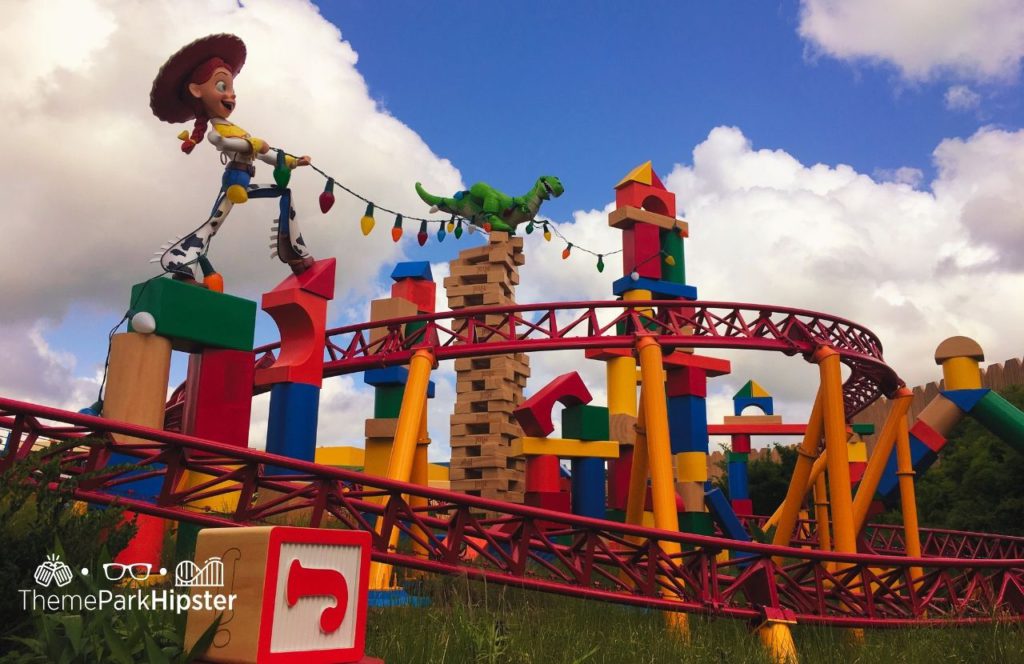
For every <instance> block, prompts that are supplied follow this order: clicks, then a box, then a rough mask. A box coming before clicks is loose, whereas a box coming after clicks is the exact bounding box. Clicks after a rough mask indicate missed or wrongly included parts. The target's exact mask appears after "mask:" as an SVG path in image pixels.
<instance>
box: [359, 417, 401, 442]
mask: <svg viewBox="0 0 1024 664" xmlns="http://www.w3.org/2000/svg"><path fill="white" fill-rule="evenodd" d="M397 430H398V418H397V417H383V418H376V417H374V418H370V419H368V420H366V424H365V427H364V435H365V436H366V437H367V438H394V437H395V432H396V431H397Z"/></svg>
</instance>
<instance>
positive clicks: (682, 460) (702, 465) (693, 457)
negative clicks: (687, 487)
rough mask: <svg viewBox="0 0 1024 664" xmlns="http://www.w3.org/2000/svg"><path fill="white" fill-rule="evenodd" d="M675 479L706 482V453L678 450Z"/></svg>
mask: <svg viewBox="0 0 1024 664" xmlns="http://www.w3.org/2000/svg"><path fill="white" fill-rule="evenodd" d="M676 479H677V480H678V481H680V482H707V481H708V455H707V454H705V453H704V452H680V453H679V454H677V455H676Z"/></svg>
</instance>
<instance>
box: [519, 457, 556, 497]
mask: <svg viewBox="0 0 1024 664" xmlns="http://www.w3.org/2000/svg"><path fill="white" fill-rule="evenodd" d="M560 476H561V470H560V467H559V465H558V457H557V456H555V455H554V454H543V455H541V456H535V457H527V458H526V492H527V493H530V492H531V491H533V492H537V491H539V492H545V491H550V492H558V490H559V477H560Z"/></svg>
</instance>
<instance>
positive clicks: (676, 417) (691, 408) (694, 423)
mask: <svg viewBox="0 0 1024 664" xmlns="http://www.w3.org/2000/svg"><path fill="white" fill-rule="evenodd" d="M668 434H669V440H670V441H671V444H672V454H679V453H680V452H704V453H705V454H707V451H708V411H707V404H706V402H705V401H704V399H703V398H701V397H695V396H684V397H669V398H668Z"/></svg>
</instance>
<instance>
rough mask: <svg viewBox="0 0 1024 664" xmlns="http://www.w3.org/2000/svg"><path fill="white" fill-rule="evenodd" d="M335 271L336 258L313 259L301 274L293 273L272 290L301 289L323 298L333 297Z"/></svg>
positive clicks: (331, 298)
mask: <svg viewBox="0 0 1024 664" xmlns="http://www.w3.org/2000/svg"><path fill="white" fill-rule="evenodd" d="M336 272H337V260H336V259H334V258H325V259H322V260H318V261H315V262H314V263H313V264H312V265H311V266H310V267H309V268H307V269H306V271H305V272H303V273H302V274H293V275H292V276H290V277H288V278H287V279H285V280H284V281H282V282H281V283H280V284H278V285H277V287H275V288H274V290H295V289H298V290H303V291H306V292H307V293H309V294H310V295H316V296H317V297H321V298H323V299H325V300H333V299H334V277H335V273H336Z"/></svg>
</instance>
